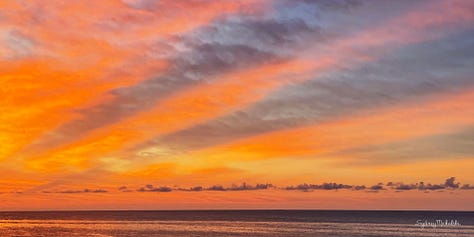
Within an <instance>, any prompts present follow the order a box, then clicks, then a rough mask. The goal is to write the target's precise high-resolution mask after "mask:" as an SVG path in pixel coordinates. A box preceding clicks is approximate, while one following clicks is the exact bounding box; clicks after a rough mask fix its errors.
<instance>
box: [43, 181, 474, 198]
mask: <svg viewBox="0 0 474 237" xmlns="http://www.w3.org/2000/svg"><path fill="white" fill-rule="evenodd" d="M269 189H274V190H287V191H303V192H310V191H315V190H336V191H337V190H353V191H365V192H375V193H377V192H379V191H390V190H392V191H395V192H403V191H410V190H420V191H425V192H429V191H443V190H473V189H474V186H471V185H470V184H461V183H460V182H457V181H456V178H455V177H450V178H448V179H446V180H445V182H444V183H441V184H431V183H425V182H423V181H422V182H418V183H409V184H406V183H403V182H387V183H382V182H379V183H377V184H375V185H365V184H364V185H353V184H342V183H335V182H324V183H321V184H311V183H302V184H298V185H291V186H281V187H278V186H276V185H273V184H271V183H256V184H255V185H251V184H248V183H246V182H243V183H241V184H232V185H230V186H224V185H210V186H193V187H178V186H176V185H174V186H172V187H170V186H155V185H153V184H146V185H144V186H142V187H139V188H137V189H134V188H130V187H128V186H120V187H118V188H116V191H118V192H157V193H167V192H173V191H181V192H205V191H220V192H227V191H229V192H232V191H252V190H269ZM108 192H109V191H108V190H106V189H87V188H86V189H78V190H60V191H43V193H64V194H75V193H108ZM110 192H113V191H110Z"/></svg>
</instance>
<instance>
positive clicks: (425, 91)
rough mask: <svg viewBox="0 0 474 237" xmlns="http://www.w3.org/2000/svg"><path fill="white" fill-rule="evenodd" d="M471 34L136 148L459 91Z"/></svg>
mask: <svg viewBox="0 0 474 237" xmlns="http://www.w3.org/2000/svg"><path fill="white" fill-rule="evenodd" d="M467 35H471V32H467V33H463V34H458V35H453V36H451V37H449V38H446V39H441V40H438V41H434V42H427V43H423V44H417V45H414V46H408V47H405V48H402V49H399V50H398V51H396V53H393V54H391V55H385V56H383V57H381V58H380V60H378V61H377V62H371V63H368V64H365V65H360V66H359V67H358V68H354V69H350V68H348V69H342V70H340V71H338V72H332V73H328V74H325V75H323V76H320V77H317V78H315V79H314V80H311V81H307V82H304V83H300V84H293V85H290V86H287V87H285V88H283V89H281V90H279V91H277V92H275V93H273V94H270V95H269V96H267V97H266V98H265V99H264V100H262V101H260V102H257V103H255V104H253V105H252V106H250V107H247V108H245V109H242V110H238V111H234V112H232V113H230V114H227V115H224V116H221V117H218V118H215V119H212V120H209V121H206V122H204V123H202V124H198V125H196V126H193V127H190V128H186V129H183V130H181V131H177V132H175V133H172V134H168V135H165V136H161V137H156V138H155V139H152V140H150V141H148V142H145V143H143V144H141V145H140V146H139V147H138V148H137V149H140V148H143V147H147V146H154V145H159V146H164V147H170V148H171V149H175V150H179V151H183V150H193V149H199V148H203V147H207V146H213V145H217V144H221V143H226V142H230V141H232V140H235V139H240V138H243V137H248V136H254V135H257V134H261V133H266V132H271V131H276V130H280V129H287V128H292V127H297V126H303V125H308V124H315V123H319V122H324V121H328V120H331V119H334V118H340V117H344V116H351V115H353V114H356V113H359V112H361V111H364V110H366V111H367V110H369V111H370V110H376V109H379V108H385V107H388V106H393V105H396V104H400V103H410V102H414V101H422V100H425V99H428V98H430V96H433V95H435V94H438V93H446V92H450V93H456V92H458V91H461V90H463V89H465V88H466V87H472V86H474V81H473V80H472V79H471V78H472V77H471V75H472V74H473V73H474V69H473V68H474V40H472V37H466V36H467ZM466 38H468V40H466ZM461 52H462V53H461ZM466 149H468V148H466Z"/></svg>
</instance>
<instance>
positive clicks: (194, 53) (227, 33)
mask: <svg viewBox="0 0 474 237" xmlns="http://www.w3.org/2000/svg"><path fill="white" fill-rule="evenodd" d="M238 19H239V20H237V21H236V20H235V19H233V18H232V17H231V16H229V17H224V18H222V19H219V20H216V21H214V22H213V23H212V24H210V25H207V26H204V27H201V28H199V29H197V30H195V31H192V32H190V33H187V34H186V35H176V36H173V37H172V38H173V39H174V40H175V41H177V42H179V43H167V42H157V44H159V45H163V44H165V45H166V48H168V50H167V51H170V53H169V55H168V56H166V58H165V59H166V60H167V61H169V62H170V65H171V67H170V68H169V69H168V70H167V71H166V72H164V73H162V74H160V75H158V76H155V77H152V78H150V79H148V80H145V81H144V82H142V83H139V84H137V85H133V86H129V87H123V88H118V89H115V90H113V91H111V92H110V94H111V95H112V96H113V99H112V100H111V101H108V102H106V103H104V104H100V105H97V106H94V107H91V108H87V109H82V110H78V111H76V112H78V113H80V114H82V115H83V116H81V118H80V119H77V120H74V121H70V122H68V123H66V124H63V125H61V126H60V127H58V128H57V129H56V130H54V131H51V132H49V133H48V134H46V135H45V136H44V137H42V138H41V139H39V141H37V142H36V143H35V144H34V145H32V146H30V147H28V148H27V150H30V151H35V149H41V148H42V147H54V146H57V145H61V144H65V143H67V142H70V141H72V140H74V139H77V138H78V137H80V136H81V135H83V134H86V133H87V132H88V131H91V130H94V129H96V128H99V127H102V126H105V125H107V124H111V123H116V122H119V121H120V120H121V119H123V118H126V117H129V116H131V115H133V114H135V113H137V112H139V111H144V110H148V109H150V108H152V107H153V106H154V105H156V103H157V102H158V101H160V100H161V99H163V98H165V97H167V96H170V95H172V94H173V93H176V92H178V91H182V90H185V89H186V88H190V87H193V86H196V85H199V84H202V83H210V82H211V81H212V80H214V79H213V78H217V79H218V78H219V77H218V75H222V74H226V73H231V72H234V71H239V70H242V69H244V68H252V67H257V66H259V65H262V64H266V63H271V62H279V61H285V60H288V59H289V57H291V54H292V52H295V50H296V48H301V47H304V45H302V42H303V41H302V39H303V38H307V37H314V39H319V38H320V36H319V35H320V31H319V28H317V27H316V26H312V27H310V26H308V25H307V24H306V23H305V22H304V21H303V20H300V19H284V20H277V19H264V20H260V21H258V20H255V19H254V18H252V17H248V18H246V16H239V18H238ZM256 42H258V44H257V43H256ZM269 46H271V47H269ZM160 48H162V47H160ZM280 49H285V50H287V52H285V53H282V52H279V50H280ZM151 50H152V49H151ZM150 55H153V54H152V53H151V54H150ZM152 57H155V56H152ZM149 60H154V59H153V58H151V59H149ZM216 102H217V101H216Z"/></svg>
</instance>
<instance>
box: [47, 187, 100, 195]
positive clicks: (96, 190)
mask: <svg viewBox="0 0 474 237" xmlns="http://www.w3.org/2000/svg"><path fill="white" fill-rule="evenodd" d="M108 192H109V191H107V190H105V189H88V188H86V189H82V190H62V191H43V193H64V194H77V193H108Z"/></svg>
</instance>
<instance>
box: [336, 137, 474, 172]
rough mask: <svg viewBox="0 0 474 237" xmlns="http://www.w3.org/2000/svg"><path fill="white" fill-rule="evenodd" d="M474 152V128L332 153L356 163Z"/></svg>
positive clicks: (468, 154) (406, 159)
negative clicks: (351, 159) (346, 157)
mask: <svg viewBox="0 0 474 237" xmlns="http://www.w3.org/2000/svg"><path fill="white" fill-rule="evenodd" d="M473 153H474V128H469V129H464V130H462V131H455V132H452V133H447V134H435V135H429V136H425V137H418V138H414V139H409V140H404V141H401V142H391V143H385V144H378V145H364V146H359V147H354V148H350V149H345V150H341V151H337V152H334V153H331V154H329V155H330V156H334V157H341V156H350V157H352V158H354V159H353V163H354V164H355V165H357V164H365V165H369V164H372V165H376V164H390V163H404V162H409V161H412V160H413V159H417V160H435V159H456V158H465V157H467V156H470V155H471V154H473Z"/></svg>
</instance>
